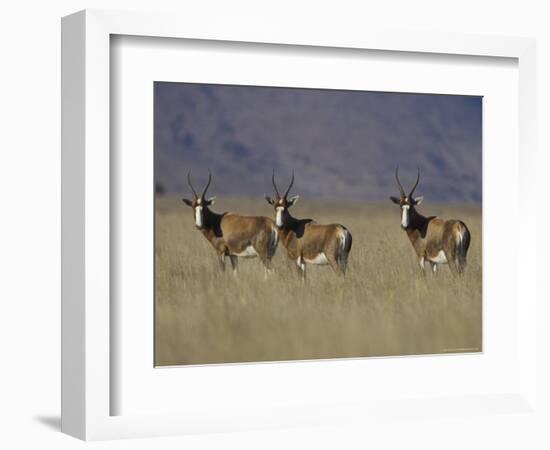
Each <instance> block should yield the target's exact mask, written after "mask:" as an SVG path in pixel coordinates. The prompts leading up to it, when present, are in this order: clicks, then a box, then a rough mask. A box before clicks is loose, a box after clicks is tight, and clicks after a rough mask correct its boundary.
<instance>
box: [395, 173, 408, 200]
mask: <svg viewBox="0 0 550 450" xmlns="http://www.w3.org/2000/svg"><path fill="white" fill-rule="evenodd" d="M398 171H399V167H396V168H395V181H397V186H399V192H400V193H401V197H406V196H407V195H406V194H405V189H403V186H401V182H400V181H399V175H398Z"/></svg>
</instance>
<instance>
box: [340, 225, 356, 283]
mask: <svg viewBox="0 0 550 450" xmlns="http://www.w3.org/2000/svg"><path fill="white" fill-rule="evenodd" d="M340 228H341V229H340V236H339V238H340V247H339V248H338V251H337V253H336V261H337V262H338V265H339V266H340V268H341V269H342V272H344V273H345V272H346V268H347V266H348V255H349V252H350V251H351V243H352V237H351V233H350V232H349V230H348V229H347V228H346V227H344V226H343V225H340Z"/></svg>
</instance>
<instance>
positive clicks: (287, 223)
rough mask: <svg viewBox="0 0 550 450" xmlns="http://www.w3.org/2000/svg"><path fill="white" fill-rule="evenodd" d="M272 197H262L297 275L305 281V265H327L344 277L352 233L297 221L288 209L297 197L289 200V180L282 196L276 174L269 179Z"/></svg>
mask: <svg viewBox="0 0 550 450" xmlns="http://www.w3.org/2000/svg"><path fill="white" fill-rule="evenodd" d="M272 182H273V188H274V189H275V195H276V196H275V198H274V199H273V198H271V197H269V196H267V195H266V196H265V198H266V200H267V202H268V203H269V204H270V205H272V206H273V207H274V209H275V225H276V226H277V228H278V230H279V239H280V240H281V242H282V244H283V245H284V247H285V248H286V251H287V253H288V257H289V258H290V260H291V261H293V262H294V263H295V264H296V266H297V270H298V273H299V274H300V275H301V277H302V279H304V280H305V276H306V264H317V265H325V264H329V265H330V266H331V267H332V269H333V270H334V271H335V272H336V273H337V274H339V275H345V273H346V268H347V262H348V255H349V252H350V250H351V242H352V238H351V233H350V232H349V231H348V229H347V228H346V227H344V226H343V225H339V224H332V225H319V224H317V223H316V222H315V221H313V220H312V219H296V218H294V217H292V215H291V214H290V212H289V208H290V207H291V206H293V205H294V204H295V203H296V201H297V200H298V196H293V197H291V198H290V199H289V198H288V193H289V192H290V189H291V188H292V185H293V184H294V173H292V181H291V182H290V186H289V187H288V189H287V190H286V192H285V194H284V195H283V196H281V195H280V194H279V191H278V189H277V185H276V184H275V172H273V177H272Z"/></svg>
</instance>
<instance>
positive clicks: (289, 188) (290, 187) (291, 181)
mask: <svg viewBox="0 0 550 450" xmlns="http://www.w3.org/2000/svg"><path fill="white" fill-rule="evenodd" d="M293 184H294V169H292V180H290V186H289V187H288V189H287V190H286V192H285V195H284V198H286V196H287V195H288V193H289V192H290V190H291V189H292V185H293Z"/></svg>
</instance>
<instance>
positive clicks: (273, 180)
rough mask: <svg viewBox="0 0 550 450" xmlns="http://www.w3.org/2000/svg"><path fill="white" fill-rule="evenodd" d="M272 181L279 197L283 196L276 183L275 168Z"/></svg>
mask: <svg viewBox="0 0 550 450" xmlns="http://www.w3.org/2000/svg"><path fill="white" fill-rule="evenodd" d="M271 181H272V182H273V188H274V189H275V193H276V194H277V197H279V198H281V194H279V189H277V185H276V184H275V169H273V175H272V176H271Z"/></svg>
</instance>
